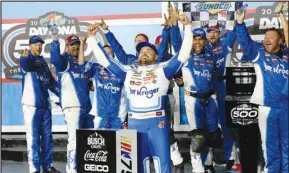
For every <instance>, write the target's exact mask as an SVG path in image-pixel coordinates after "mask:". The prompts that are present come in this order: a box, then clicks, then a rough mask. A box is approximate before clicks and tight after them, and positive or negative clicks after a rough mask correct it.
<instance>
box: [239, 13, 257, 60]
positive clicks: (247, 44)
mask: <svg viewBox="0 0 289 173" xmlns="http://www.w3.org/2000/svg"><path fill="white" fill-rule="evenodd" d="M245 14H246V10H244V11H243V12H242V13H241V14H239V13H237V14H236V16H237V23H236V33H237V37H238V40H239V43H240V45H241V48H242V49H243V56H242V59H241V61H253V62H255V61H257V58H258V57H257V55H258V43H257V42H255V41H253V40H252V38H251V37H250V34H249V32H248V29H247V28H246V25H245V23H244V18H245Z"/></svg>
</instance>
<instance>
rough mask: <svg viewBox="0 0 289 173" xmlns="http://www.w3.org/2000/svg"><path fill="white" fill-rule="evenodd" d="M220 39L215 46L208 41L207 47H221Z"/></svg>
mask: <svg viewBox="0 0 289 173" xmlns="http://www.w3.org/2000/svg"><path fill="white" fill-rule="evenodd" d="M220 40H221V39H220V38H219V40H218V41H217V43H215V44H211V43H210V42H209V41H208V40H207V44H206V45H208V47H209V48H210V47H211V48H215V47H217V46H218V45H219V43H220Z"/></svg>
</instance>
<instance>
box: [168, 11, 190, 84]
mask: <svg viewBox="0 0 289 173" xmlns="http://www.w3.org/2000/svg"><path fill="white" fill-rule="evenodd" d="M179 20H180V22H181V23H183V25H185V31H184V40H183V43H182V46H181V49H180V52H179V53H178V54H176V55H175V56H174V57H173V58H172V59H171V61H170V62H169V63H168V64H167V65H166V66H165V67H164V73H165V76H166V78H167V79H168V80H171V79H172V78H173V77H174V75H175V74H176V73H177V72H178V71H179V70H180V68H181V67H182V65H183V64H184V63H185V62H187V60H188V59H189V58H190V53H191V50H192V45H193V33H192V25H191V22H190V21H189V19H188V17H187V16H185V15H180V16H179Z"/></svg>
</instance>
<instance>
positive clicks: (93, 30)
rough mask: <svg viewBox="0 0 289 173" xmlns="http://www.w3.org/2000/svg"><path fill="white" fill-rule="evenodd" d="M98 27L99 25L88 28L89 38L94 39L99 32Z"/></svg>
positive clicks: (91, 25)
mask: <svg viewBox="0 0 289 173" xmlns="http://www.w3.org/2000/svg"><path fill="white" fill-rule="evenodd" d="M98 29H99V28H98V25H97V24H90V25H88V26H87V33H88V36H89V37H94V36H95V34H96V33H97V32H98Z"/></svg>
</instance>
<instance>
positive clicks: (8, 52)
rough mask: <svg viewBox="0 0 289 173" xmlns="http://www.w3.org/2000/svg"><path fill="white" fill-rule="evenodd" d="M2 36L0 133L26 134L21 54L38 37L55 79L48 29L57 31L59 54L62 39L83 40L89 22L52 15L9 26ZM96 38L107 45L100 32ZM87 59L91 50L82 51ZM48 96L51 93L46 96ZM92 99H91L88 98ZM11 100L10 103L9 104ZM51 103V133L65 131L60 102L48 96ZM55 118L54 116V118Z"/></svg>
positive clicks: (56, 98)
mask: <svg viewBox="0 0 289 173" xmlns="http://www.w3.org/2000/svg"><path fill="white" fill-rule="evenodd" d="M12 25H13V27H11V28H10V29H8V30H7V31H6V32H5V33H4V34H3V36H2V50H3V51H2V67H3V68H2V82H3V83H4V84H2V90H3V91H4V92H2V107H3V109H2V125H3V128H2V131H3V132H25V128H24V126H23V125H24V119H23V113H22V111H19V110H22V106H21V96H22V86H21V78H22V76H21V70H20V56H21V55H20V54H19V51H20V50H24V49H28V50H29V38H30V37H31V36H33V35H39V36H41V37H42V39H43V40H44V41H45V43H44V45H43V48H42V56H43V57H44V59H45V61H46V62H47V64H48V66H49V68H50V70H51V72H52V75H53V76H54V77H55V78H56V80H57V76H56V74H55V73H56V72H55V68H54V66H53V65H52V64H51V63H50V43H51V42H52V38H51V36H50V31H49V29H48V27H47V26H48V25H50V26H53V25H56V26H57V29H58V33H57V35H58V39H59V42H60V50H61V53H63V52H64V49H65V39H66V37H68V36H69V35H71V34H75V35H78V36H79V37H86V36H87V33H86V30H87V25H89V23H88V22H82V21H78V19H77V18H74V17H68V16H66V15H65V14H63V13H60V12H56V11H51V12H48V13H46V14H44V15H42V16H39V17H38V18H31V19H28V20H27V21H26V22H25V23H24V24H15V25H14V24H12ZM96 37H98V39H99V40H100V42H101V44H103V45H104V44H107V41H106V38H105V36H104V34H103V33H102V31H101V30H100V32H99V33H97V35H96ZM85 56H86V58H87V59H90V58H91V57H92V49H91V48H90V47H89V46H87V47H86V50H85ZM49 93H50V92H49ZM91 98H92V95H91ZM11 100H13V103H12V101H11ZM50 102H51V106H52V114H53V116H52V124H53V126H52V131H53V132H55V131H57V132H59V131H66V126H65V121H64V118H63V113H62V111H61V108H60V107H59V106H58V105H56V104H55V102H59V99H58V97H57V96H55V95H54V94H52V93H50ZM54 115H56V116H54Z"/></svg>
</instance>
